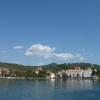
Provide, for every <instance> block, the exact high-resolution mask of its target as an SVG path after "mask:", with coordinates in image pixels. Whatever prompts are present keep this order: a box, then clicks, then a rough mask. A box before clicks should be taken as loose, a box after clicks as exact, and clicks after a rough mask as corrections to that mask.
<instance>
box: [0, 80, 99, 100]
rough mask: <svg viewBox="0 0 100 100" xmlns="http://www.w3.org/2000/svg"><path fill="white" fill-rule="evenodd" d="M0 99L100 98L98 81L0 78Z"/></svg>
mask: <svg viewBox="0 0 100 100" xmlns="http://www.w3.org/2000/svg"><path fill="white" fill-rule="evenodd" d="M0 100H100V81H99V80H94V81H93V80H54V79H52V80H11V79H0Z"/></svg>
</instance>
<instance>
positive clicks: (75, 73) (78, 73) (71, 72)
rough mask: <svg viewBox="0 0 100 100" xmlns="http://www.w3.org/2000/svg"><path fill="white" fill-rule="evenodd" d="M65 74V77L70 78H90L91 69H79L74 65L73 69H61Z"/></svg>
mask: <svg viewBox="0 0 100 100" xmlns="http://www.w3.org/2000/svg"><path fill="white" fill-rule="evenodd" d="M63 73H64V74H65V75H66V77H70V78H82V77H84V78H91V77H92V69H91V68H88V69H85V70H83V69H80V67H76V68H74V69H67V70H63V71H62V74H63Z"/></svg>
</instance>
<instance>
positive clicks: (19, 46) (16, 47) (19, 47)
mask: <svg viewBox="0 0 100 100" xmlns="http://www.w3.org/2000/svg"><path fill="white" fill-rule="evenodd" d="M22 48H23V46H21V45H16V46H14V47H13V49H22Z"/></svg>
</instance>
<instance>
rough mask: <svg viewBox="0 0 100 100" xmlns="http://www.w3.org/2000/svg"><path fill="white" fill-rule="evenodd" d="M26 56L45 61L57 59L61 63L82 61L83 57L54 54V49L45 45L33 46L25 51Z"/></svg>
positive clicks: (70, 54)
mask: <svg viewBox="0 0 100 100" xmlns="http://www.w3.org/2000/svg"><path fill="white" fill-rule="evenodd" d="M25 55H26V56H38V57H43V58H45V59H52V58H54V59H58V60H62V61H75V60H76V61H84V60H85V57H84V56H82V55H81V54H73V53H67V52H65V53H56V49H55V48H51V47H50V46H47V45H42V44H33V45H32V46H31V47H30V48H28V49H27V50H26V53H25Z"/></svg>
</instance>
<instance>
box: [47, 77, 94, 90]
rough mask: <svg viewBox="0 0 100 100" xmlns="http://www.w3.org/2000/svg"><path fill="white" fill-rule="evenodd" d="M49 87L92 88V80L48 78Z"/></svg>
mask: <svg viewBox="0 0 100 100" xmlns="http://www.w3.org/2000/svg"><path fill="white" fill-rule="evenodd" d="M49 84H50V85H51V87H55V86H58V87H61V88H65V89H67V90H76V89H77V90H78V89H79V90H80V89H93V87H94V80H62V79H61V80H54V79H52V80H50V81H49Z"/></svg>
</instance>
